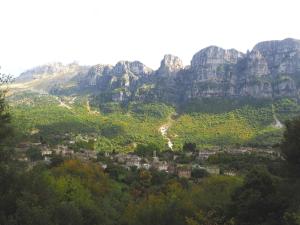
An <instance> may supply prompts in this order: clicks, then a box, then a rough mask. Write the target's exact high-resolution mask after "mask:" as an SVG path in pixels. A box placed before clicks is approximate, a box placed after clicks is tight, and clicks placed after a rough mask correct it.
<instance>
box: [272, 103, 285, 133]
mask: <svg viewBox="0 0 300 225" xmlns="http://www.w3.org/2000/svg"><path fill="white" fill-rule="evenodd" d="M272 114H273V118H274V122H275V123H274V124H273V126H274V127H275V128H278V129H280V128H283V124H282V123H281V122H280V120H279V119H278V118H277V116H276V113H275V107H274V105H273V104H272Z"/></svg>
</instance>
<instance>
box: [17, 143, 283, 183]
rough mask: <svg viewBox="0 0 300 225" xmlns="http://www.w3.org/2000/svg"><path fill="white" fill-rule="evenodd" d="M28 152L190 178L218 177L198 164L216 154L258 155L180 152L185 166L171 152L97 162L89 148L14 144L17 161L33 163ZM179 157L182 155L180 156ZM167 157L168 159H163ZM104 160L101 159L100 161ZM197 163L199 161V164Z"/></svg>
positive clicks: (120, 155)
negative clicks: (200, 173) (196, 173)
mask: <svg viewBox="0 0 300 225" xmlns="http://www.w3.org/2000/svg"><path fill="white" fill-rule="evenodd" d="M30 149H37V151H39V153H40V158H39V160H43V161H44V162H46V163H50V162H51V158H52V157H53V156H54V155H60V156H62V157H64V158H70V159H71V158H72V159H78V160H82V161H97V162H98V163H99V164H100V165H101V166H102V168H103V169H106V168H107V164H106V163H105V162H107V160H109V161H111V162H112V163H114V164H117V165H120V166H122V167H124V168H126V169H128V170H130V169H132V168H137V169H146V170H149V169H154V170H157V171H164V172H166V173H169V174H176V175H177V176H179V177H184V178H190V177H191V175H192V171H193V170H196V169H200V170H204V171H206V172H207V173H208V174H213V175H218V174H220V169H219V167H218V166H204V165H201V164H202V163H201V162H204V161H205V160H207V159H208V158H209V157H210V156H213V155H215V154H217V153H219V152H228V153H230V154H245V153H250V152H260V150H258V149H253V148H241V149H231V150H223V151H220V149H213V150H206V151H199V152H186V153H183V154H184V155H185V156H187V157H193V158H194V159H195V160H191V161H189V162H187V163H178V162H177V161H176V159H177V158H178V157H179V155H178V154H176V153H174V152H165V153H163V154H164V156H165V157H162V158H159V157H158V156H157V155H156V152H155V151H154V152H153V156H152V157H140V156H138V155H136V154H133V153H127V154H125V153H117V154H110V153H108V152H106V153H104V160H99V157H98V153H97V152H96V151H94V150H89V149H80V150H78V151H74V150H73V149H70V148H69V147H68V146H66V145H57V146H56V147H49V146H48V145H46V144H42V143H39V142H38V143H30V142H23V143H20V144H18V145H17V147H16V148H15V151H16V153H17V159H18V160H19V161H23V162H32V161H33V160H32V159H31V158H30V154H28V151H29V150H30ZM263 153H264V154H268V155H276V154H278V153H277V152H275V151H274V150H265V151H263ZM181 154H182V153H181ZM165 158H168V160H164V159H165ZM102 159H103V158H102ZM196 162H200V163H201V164H198V163H196ZM223 174H224V175H227V176H235V175H236V172H235V171H223Z"/></svg>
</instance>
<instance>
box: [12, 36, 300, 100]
mask: <svg viewBox="0 0 300 225" xmlns="http://www.w3.org/2000/svg"><path fill="white" fill-rule="evenodd" d="M88 69H89V70H88ZM87 70H88V72H86V71H87ZM60 74H61V76H60ZM44 77H48V78H49V77H53V78H54V79H45V82H44V83H43V84H48V83H49V84H50V83H51V84H54V83H55V82H56V83H55V84H57V86H59V87H60V86H61V85H60V84H58V83H67V82H68V81H72V82H71V83H72V84H74V83H77V84H78V85H77V87H76V88H77V89H76V88H75V89H76V90H79V91H82V90H86V89H91V91H92V93H96V94H98V95H100V99H101V101H117V102H124V101H130V100H135V101H165V102H171V103H179V102H182V101H185V100H189V99H199V98H206V97H235V98H239V97H246V96H247V97H254V98H273V97H275V98H279V97H292V98H297V99H299V98H300V96H299V94H300V40H295V39H291V38H289V39H284V40H282V41H265V42H261V43H258V44H257V45H256V46H255V47H254V48H253V50H252V51H249V52H247V53H246V54H244V53H241V52H239V51H237V50H235V49H228V50H226V49H223V48H220V47H216V46H209V47H207V48H204V49H202V50H200V51H199V52H197V53H196V54H195V55H194V56H193V58H192V60H191V65H189V66H187V67H184V65H183V63H182V61H181V60H180V59H179V58H178V57H177V56H173V55H165V56H164V58H163V59H162V61H161V65H160V67H159V69H158V70H157V71H153V70H152V69H150V68H149V67H147V66H145V65H144V64H143V63H141V62H139V61H133V62H130V61H120V62H118V63H117V64H116V65H114V66H112V65H102V64H98V65H95V66H92V67H84V68H83V67H81V66H79V65H78V64H69V65H63V64H61V63H53V64H47V65H44V66H40V67H36V68H33V69H31V70H28V71H26V72H24V73H23V74H21V76H20V77H19V78H18V79H17V81H19V82H27V81H31V80H34V79H43V78H44ZM54 81H55V82H54ZM33 83H34V82H33ZM48 86H49V85H48ZM52 86H53V85H52ZM65 86H68V85H65ZM69 86H71V85H69ZM62 88H64V86H63V87H62ZM46 90H48V89H46Z"/></svg>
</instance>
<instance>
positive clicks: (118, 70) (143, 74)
mask: <svg viewBox="0 0 300 225" xmlns="http://www.w3.org/2000/svg"><path fill="white" fill-rule="evenodd" d="M152 73H153V71H152V69H150V68H149V67H147V66H145V65H144V64H142V63H141V62H139V61H134V62H129V61H120V62H118V63H117V64H116V65H115V66H111V65H101V64H99V65H96V66H93V67H92V68H91V69H90V70H89V72H88V74H87V77H86V79H84V80H82V81H81V83H80V84H81V86H82V87H83V88H84V87H91V86H94V88H95V90H97V91H99V92H100V93H102V94H105V95H106V96H105V98H106V99H107V101H109V100H111V101H117V102H122V101H125V100H129V99H130V98H131V96H132V94H133V92H134V91H135V90H136V89H137V86H138V85H139V84H140V83H143V81H144V80H147V79H148V77H149V76H150V75H151V74H152Z"/></svg>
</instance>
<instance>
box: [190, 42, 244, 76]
mask: <svg viewBox="0 0 300 225" xmlns="http://www.w3.org/2000/svg"><path fill="white" fill-rule="evenodd" d="M241 58H243V54H242V53H241V52H238V51H236V50H234V49H230V50H225V49H222V48H219V47H216V46H210V47H207V48H205V49H202V50H201V51H199V52H198V53H196V54H195V55H194V56H193V59H192V61H191V70H192V71H193V72H194V73H195V75H196V78H197V80H199V81H205V80H223V79H224V77H225V76H226V72H227V71H226V67H227V65H233V64H236V63H237V61H238V60H239V59H241Z"/></svg>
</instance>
